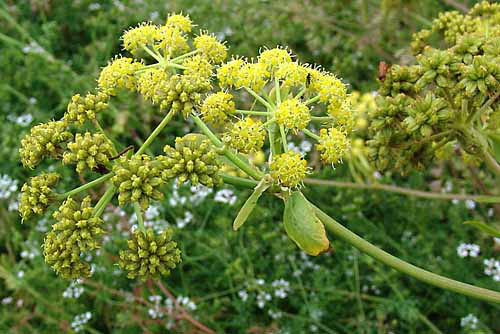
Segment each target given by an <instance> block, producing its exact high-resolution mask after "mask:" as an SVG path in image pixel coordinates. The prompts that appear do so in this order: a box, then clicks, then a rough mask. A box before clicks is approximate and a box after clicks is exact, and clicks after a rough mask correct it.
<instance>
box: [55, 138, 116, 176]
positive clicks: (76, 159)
mask: <svg viewBox="0 0 500 334" xmlns="http://www.w3.org/2000/svg"><path fill="white" fill-rule="evenodd" d="M68 150H69V151H68V152H65V153H64V155H63V162H64V163H65V164H76V171H77V173H78V174H81V173H83V172H84V171H85V169H87V168H88V169H90V170H92V169H94V168H96V167H97V166H105V165H107V164H108V163H109V158H110V157H111V155H112V152H113V148H112V147H111V144H110V143H109V142H108V140H107V139H106V137H105V136H104V135H103V134H102V133H95V134H92V133H90V132H85V135H82V134H81V133H77V134H76V136H75V141H74V142H71V143H69V144H68Z"/></svg>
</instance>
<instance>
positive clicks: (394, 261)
mask: <svg viewBox="0 0 500 334" xmlns="http://www.w3.org/2000/svg"><path fill="white" fill-rule="evenodd" d="M314 209H315V211H316V214H317V215H318V218H319V219H320V220H321V221H322V222H323V224H325V227H326V229H327V230H328V231H330V232H331V233H333V234H335V235H336V236H337V237H340V238H341V239H344V241H347V242H348V243H349V244H351V245H353V246H354V247H356V248H357V249H359V250H360V251H362V252H364V253H366V254H368V255H370V256H371V257H373V258H374V259H376V260H378V261H380V262H382V263H384V264H386V265H388V266H389V267H391V268H394V269H396V270H397V271H400V272H402V273H404V274H407V275H409V276H411V277H413V278H416V279H418V280H420V281H422V282H425V283H427V284H430V285H434V286H437V287H439V288H442V289H445V290H449V291H453V292H456V293H459V294H462V295H465V296H469V297H473V298H477V299H481V300H484V301H487V302H490V303H500V292H497V291H493V290H488V289H483V288H479V287H477V286H474V285H470V284H466V283H462V282H459V281H455V280H452V279H449V278H447V277H443V276H440V275H437V274H434V273H431V272H430V271H427V270H424V269H421V268H419V267H416V266H414V265H412V264H410V263H408V262H405V261H403V260H401V259H398V258H397V257H395V256H392V255H391V254H389V253H387V252H385V251H383V250H382V249H380V248H378V247H376V246H374V245H373V244H371V243H370V242H368V241H366V240H364V239H363V238H361V237H359V236H358V235H357V234H355V233H353V232H351V231H350V230H348V229H347V228H345V227H344V226H342V225H341V224H339V223H338V222H337V221H335V220H334V219H333V218H331V217H330V216H328V215H327V214H326V213H324V212H323V211H321V210H320V209H318V208H317V207H315V206H314Z"/></svg>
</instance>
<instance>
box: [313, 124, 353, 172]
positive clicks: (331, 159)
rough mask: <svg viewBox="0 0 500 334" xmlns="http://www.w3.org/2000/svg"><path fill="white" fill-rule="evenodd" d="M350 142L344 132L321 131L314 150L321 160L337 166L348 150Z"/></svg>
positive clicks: (333, 130) (330, 129)
mask: <svg viewBox="0 0 500 334" xmlns="http://www.w3.org/2000/svg"><path fill="white" fill-rule="evenodd" d="M350 146H351V145H350V141H349V139H348V138H347V135H346V133H345V132H343V131H341V130H339V129H337V128H329V129H321V130H320V140H319V143H318V144H317V145H316V149H317V150H318V152H320V154H321V160H323V161H324V162H325V163H329V164H337V163H339V162H341V161H342V157H343V156H345V155H346V153H347V152H348V151H349V149H350Z"/></svg>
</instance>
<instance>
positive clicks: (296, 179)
mask: <svg viewBox="0 0 500 334" xmlns="http://www.w3.org/2000/svg"><path fill="white" fill-rule="evenodd" d="M270 169H271V177H272V178H273V179H274V180H276V181H277V182H278V184H279V185H281V186H283V187H287V188H297V187H299V186H300V185H301V184H302V181H303V180H304V178H305V177H306V175H307V172H308V170H307V161H306V160H305V159H304V158H302V157H301V156H300V154H298V153H295V152H292V151H288V152H287V153H283V154H280V155H278V156H276V157H273V161H272V162H271V166H270Z"/></svg>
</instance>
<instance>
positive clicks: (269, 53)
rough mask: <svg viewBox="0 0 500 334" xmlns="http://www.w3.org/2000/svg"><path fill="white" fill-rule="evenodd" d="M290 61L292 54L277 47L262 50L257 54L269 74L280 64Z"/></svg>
mask: <svg viewBox="0 0 500 334" xmlns="http://www.w3.org/2000/svg"><path fill="white" fill-rule="evenodd" d="M291 61H292V56H291V55H290V53H289V52H288V50H286V49H282V48H279V47H278V48H274V49H268V50H264V51H262V52H261V53H260V55H259V63H262V64H264V65H265V66H266V68H267V70H268V71H269V73H271V74H274V73H275V72H276V71H277V70H278V68H279V67H280V66H281V65H282V64H285V63H290V62H291Z"/></svg>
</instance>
